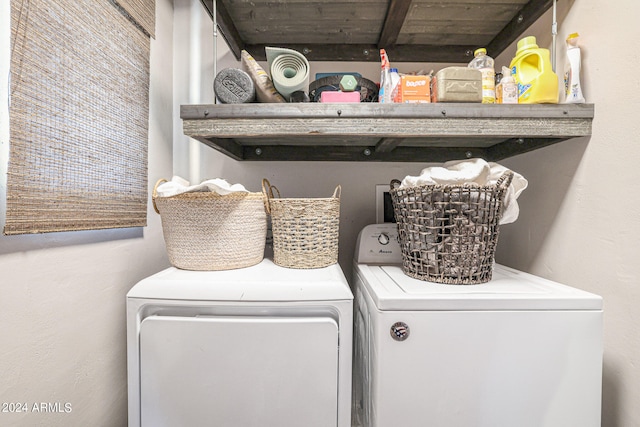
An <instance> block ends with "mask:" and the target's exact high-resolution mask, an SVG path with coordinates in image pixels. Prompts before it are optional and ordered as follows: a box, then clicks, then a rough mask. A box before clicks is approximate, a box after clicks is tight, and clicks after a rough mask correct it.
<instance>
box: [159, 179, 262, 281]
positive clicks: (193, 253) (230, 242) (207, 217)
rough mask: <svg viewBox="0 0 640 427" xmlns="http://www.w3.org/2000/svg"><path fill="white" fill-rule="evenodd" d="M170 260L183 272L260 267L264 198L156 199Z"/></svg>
mask: <svg viewBox="0 0 640 427" xmlns="http://www.w3.org/2000/svg"><path fill="white" fill-rule="evenodd" d="M162 182H165V180H164V179H161V180H159V181H158V182H157V183H156V185H155V187H154V189H153V207H154V209H155V210H156V212H158V213H159V214H160V218H161V220H162V231H163V233H164V240H165V245H166V248H167V254H168V255H169V261H170V262H171V264H172V265H173V266H175V267H177V268H181V269H185V270H230V269H234V268H243V267H249V266H252V265H255V264H258V263H260V262H261V261H262V259H263V258H264V248H265V242H266V236H267V214H266V211H265V199H264V195H263V194H262V193H231V194H227V195H224V196H221V195H219V194H217V193H214V192H196V193H182V194H178V195H176V196H171V197H159V196H158V193H157V188H158V185H159V184H161V183H162Z"/></svg>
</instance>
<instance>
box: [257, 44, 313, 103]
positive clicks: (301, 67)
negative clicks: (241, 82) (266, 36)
mask: <svg viewBox="0 0 640 427" xmlns="http://www.w3.org/2000/svg"><path fill="white" fill-rule="evenodd" d="M265 52H266V54H267V64H268V65H269V70H270V71H271V80H273V85H274V86H275V88H276V90H277V91H278V92H280V94H281V95H282V96H284V98H285V99H289V95H291V94H292V93H293V92H295V91H298V90H302V91H304V92H308V91H309V61H307V58H305V57H304V55H303V54H301V53H300V52H296V51H295V50H292V49H285V48H277V47H266V48H265Z"/></svg>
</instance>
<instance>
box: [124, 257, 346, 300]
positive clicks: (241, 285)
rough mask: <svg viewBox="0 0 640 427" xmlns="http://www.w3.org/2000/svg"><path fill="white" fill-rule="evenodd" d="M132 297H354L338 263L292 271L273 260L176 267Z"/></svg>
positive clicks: (133, 291) (133, 290)
mask: <svg viewBox="0 0 640 427" xmlns="http://www.w3.org/2000/svg"><path fill="white" fill-rule="evenodd" d="M127 297H128V298H146V299H170V300H195V301H335V300H351V299H353V295H352V293H351V290H350V288H349V285H348V283H347V281H346V279H345V277H344V274H343V272H342V269H341V268H340V266H339V265H338V264H334V265H330V266H329V267H324V268H314V269H304V270H303V269H292V268H285V267H279V266H277V265H275V264H274V263H273V262H272V261H271V260H269V259H264V260H263V261H262V262H261V263H260V264H257V265H254V266H252V267H247V268H239V269H235V270H224V271H188V270H180V269H177V268H174V267H171V268H168V269H166V270H163V271H161V272H159V273H157V274H154V275H153V276H150V277H147V278H146V279H143V280H141V281H140V282H139V283H138V284H136V285H135V286H134V287H133V288H131V290H130V291H129V293H128V294H127Z"/></svg>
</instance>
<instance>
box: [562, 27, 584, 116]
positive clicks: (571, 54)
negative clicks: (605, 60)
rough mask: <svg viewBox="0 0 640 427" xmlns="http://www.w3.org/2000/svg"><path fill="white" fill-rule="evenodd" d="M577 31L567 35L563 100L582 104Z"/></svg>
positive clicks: (568, 102)
mask: <svg viewBox="0 0 640 427" xmlns="http://www.w3.org/2000/svg"><path fill="white" fill-rule="evenodd" d="M578 36H579V34H578V33H572V34H569V37H567V63H566V64H565V72H564V91H565V99H564V102H565V103H567V104H582V103H584V102H585V99H584V95H582V87H581V86H580V67H581V65H580V62H581V53H580V47H579V46H578Z"/></svg>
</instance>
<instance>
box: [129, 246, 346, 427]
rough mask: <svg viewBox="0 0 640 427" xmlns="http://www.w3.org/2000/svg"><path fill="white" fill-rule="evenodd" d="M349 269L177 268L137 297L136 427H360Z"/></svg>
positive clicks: (133, 331) (132, 413) (132, 356)
mask: <svg viewBox="0 0 640 427" xmlns="http://www.w3.org/2000/svg"><path fill="white" fill-rule="evenodd" d="M352 307H353V296H352V293H351V290H350V289H349V286H348V284H347V281H346V280H345V277H344V274H343V273H342V270H341V269H340V267H339V266H338V265H337V264H336V265H332V266H329V267H326V268H320V269H313V270H297V269H288V268H282V267H278V266H276V265H274V264H273V263H272V261H271V260H268V259H265V260H264V261H263V262H262V263H260V264H258V265H255V266H253V267H249V268H243V269H237V270H228V271H215V272H201V271H185V270H178V269H176V268H169V269H167V270H164V271H162V272H160V273H158V274H155V275H153V276H151V277H148V278H146V279H144V280H142V281H141V282H139V283H138V284H136V285H135V286H134V287H133V288H132V289H131V290H130V292H129V293H128V294H127V346H128V350H127V353H128V354H127V359H128V382H129V426H144V427H163V426H171V427H176V426H188V427H198V426H205V425H206V426H220V427H240V426H242V427H252V426H256V427H258V426H259V427H276V426H277V427H294V426H295V427H299V426H316V427H327V426H337V427H348V426H349V425H350V419H351V414H350V409H351V408H350V406H351V363H352V356H351V354H352V325H353V324H352V319H353V308H352Z"/></svg>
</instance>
